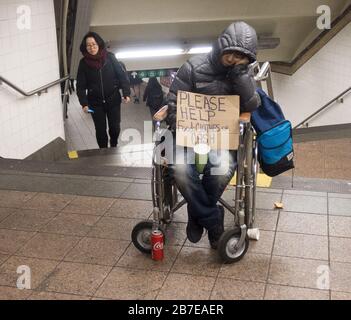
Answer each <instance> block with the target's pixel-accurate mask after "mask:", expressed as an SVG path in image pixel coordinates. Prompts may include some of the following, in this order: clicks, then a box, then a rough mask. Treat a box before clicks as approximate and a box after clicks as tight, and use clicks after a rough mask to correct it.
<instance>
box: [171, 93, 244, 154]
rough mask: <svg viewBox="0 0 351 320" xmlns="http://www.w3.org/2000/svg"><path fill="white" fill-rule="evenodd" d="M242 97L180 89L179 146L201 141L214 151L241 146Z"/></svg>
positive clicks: (178, 114)
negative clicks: (210, 94) (212, 94)
mask: <svg viewBox="0 0 351 320" xmlns="http://www.w3.org/2000/svg"><path fill="white" fill-rule="evenodd" d="M239 101H240V100H239V96H208V95H203V94H198V93H191V92H186V91H178V98H177V145H180V146H185V147H190V148H193V147H194V145H196V144H199V143H205V144H208V145H209V146H210V147H211V149H212V150H236V149H238V145H239V113H240V105H239V104H240V103H239Z"/></svg>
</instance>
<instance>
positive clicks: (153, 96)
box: [143, 77, 163, 117]
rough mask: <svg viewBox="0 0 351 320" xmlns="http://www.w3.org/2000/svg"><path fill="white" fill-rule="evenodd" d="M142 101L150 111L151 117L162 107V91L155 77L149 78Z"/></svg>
mask: <svg viewBox="0 0 351 320" xmlns="http://www.w3.org/2000/svg"><path fill="white" fill-rule="evenodd" d="M143 101H146V105H147V106H148V107H149V109H150V113H151V117H153V116H154V114H155V113H156V112H157V111H158V110H159V109H160V108H161V107H162V104H163V91H162V87H161V85H160V84H159V82H158V81H157V78H156V77H151V78H150V79H149V82H148V84H147V86H146V88H145V91H144V97H143Z"/></svg>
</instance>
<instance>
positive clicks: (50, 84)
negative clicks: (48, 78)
mask: <svg viewBox="0 0 351 320" xmlns="http://www.w3.org/2000/svg"><path fill="white" fill-rule="evenodd" d="M69 78H70V76H69V75H68V76H66V77H63V78H61V79H58V80H55V81H53V82H50V83H48V84H47V85H45V86H42V87H40V88H38V89H35V90H32V91H30V92H25V91H23V90H22V89H21V88H19V87H17V86H16V85H14V84H13V83H12V82H10V81H9V80H7V79H5V78H4V77H1V76H0V85H1V84H2V83H5V84H7V85H8V86H9V87H11V88H12V89H14V90H16V91H17V92H19V93H20V94H22V95H23V96H25V97H30V96H33V95H35V94H38V95H41V93H42V92H47V89H49V88H51V87H54V86H56V85H57V84H59V83H61V82H64V81H67V80H69Z"/></svg>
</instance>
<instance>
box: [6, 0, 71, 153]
mask: <svg viewBox="0 0 351 320" xmlns="http://www.w3.org/2000/svg"><path fill="white" fill-rule="evenodd" d="M23 5H24V6H28V8H29V9H30V20H31V21H30V25H28V26H29V29H26V28H25V29H22V28H23V26H25V24H24V22H25V20H23V19H24V16H23V15H24V13H25V11H21V10H19V7H20V6H23ZM18 10H19V11H18ZM26 12H28V11H26ZM26 21H28V20H26ZM0 75H1V76H3V77H4V78H6V79H8V80H9V81H11V82H12V83H14V84H15V85H17V86H18V87H20V88H22V89H23V90H24V91H31V90H34V89H37V88H38V87H40V86H43V85H46V84H47V83H49V82H52V81H55V80H57V79H59V77H60V75H59V64H58V53H57V41H56V26H55V14H54V4H53V0H31V1H26V0H22V1H17V0H0ZM58 137H61V138H63V139H64V126H63V116H62V103H61V91H60V86H59V85H58V86H55V87H53V88H51V89H49V90H48V93H45V94H43V95H41V96H37V95H36V96H32V97H29V98H28V97H22V96H21V95H20V94H18V93H17V92H15V91H14V90H12V89H10V88H9V87H8V86H7V85H5V84H3V85H0V157H4V158H15V159H23V158H25V157H27V156H29V155H30V154H32V153H34V152H35V151H37V150H39V149H41V148H42V147H43V146H45V145H47V144H48V143H50V142H51V141H53V140H54V139H56V138H58Z"/></svg>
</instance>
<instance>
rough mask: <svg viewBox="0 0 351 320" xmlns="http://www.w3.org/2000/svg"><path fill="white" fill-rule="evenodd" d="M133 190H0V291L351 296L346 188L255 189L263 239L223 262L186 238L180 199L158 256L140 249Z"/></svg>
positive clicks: (18, 294) (59, 295)
mask: <svg viewBox="0 0 351 320" xmlns="http://www.w3.org/2000/svg"><path fill="white" fill-rule="evenodd" d="M132 185H133V184H132ZM139 192H140V193H139ZM141 192H144V191H140V190H137V189H133V188H131V190H130V193H125V194H126V195H127V194H129V196H127V197H125V198H130V199H125V198H124V199H122V198H121V197H120V196H119V197H120V198H108V197H88V196H74V195H68V194H46V193H35V192H20V191H6V190H1V191H0V299H56V300H59V299H204V300H212V299H219V300H224V299H229V300H237V299H326V300H328V299H351V250H350V248H351V197H350V195H348V194H334V193H326V192H320V193H319V192H306V191H304V192H301V191H296V190H294V191H291V190H290V191H289V190H280V189H276V190H273V189H261V190H259V192H258V201H257V208H258V210H257V211H258V212H257V222H256V223H257V226H258V227H259V228H260V230H261V239H260V240H259V241H258V242H255V241H251V242H250V247H249V250H248V252H247V254H246V255H245V257H244V258H243V259H242V260H241V261H240V262H238V263H235V264H231V265H224V264H222V263H221V262H220V260H219V258H218V257H217V253H216V251H214V250H212V249H210V247H209V244H208V241H207V238H206V237H207V236H206V235H204V237H203V239H202V240H201V241H200V242H199V243H198V244H192V243H190V242H189V241H188V240H187V239H186V234H185V222H186V210H185V208H182V209H181V210H180V211H179V213H178V214H177V215H176V217H175V221H174V222H173V224H171V225H170V226H169V228H168V230H167V234H166V236H167V244H166V247H165V259H164V261H162V262H155V261H153V260H151V257H150V256H148V255H144V254H141V253H140V252H139V251H138V250H137V249H136V248H135V247H134V246H133V244H132V243H131V240H130V234H131V230H132V228H133V227H134V226H135V224H136V223H138V222H139V221H141V220H143V219H147V218H148V217H149V215H150V213H151V210H152V204H151V201H149V200H145V198H146V197H144V196H143V195H142V193H141ZM230 192H231V190H227V191H226V193H225V195H224V197H225V198H227V199H229V200H230V198H231V197H232V196H231V194H230ZM138 193H139V198H140V200H138ZM275 201H282V202H283V204H284V209H283V210H275V209H274V208H273V207H274V205H273V204H274V202H275ZM225 224H226V227H227V228H229V227H230V226H231V220H230V216H229V214H227V215H226V220H225ZM19 266H28V267H30V270H31V290H19V289H17V287H16V286H17V281H18V278H19V277H20V274H18V273H17V268H18V267H19Z"/></svg>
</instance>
